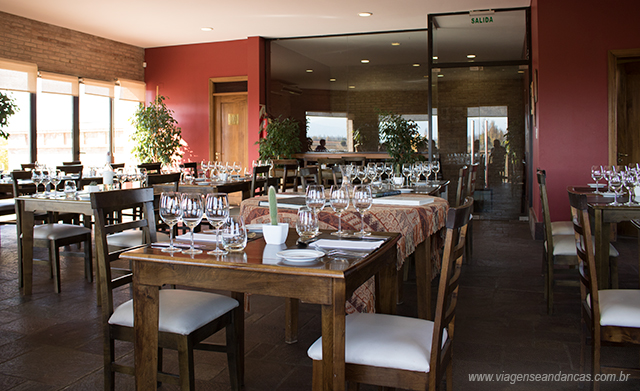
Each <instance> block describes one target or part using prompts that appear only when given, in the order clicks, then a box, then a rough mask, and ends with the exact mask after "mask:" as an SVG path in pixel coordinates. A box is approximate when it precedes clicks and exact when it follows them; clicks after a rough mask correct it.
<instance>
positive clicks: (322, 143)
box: [316, 139, 327, 152]
mask: <svg viewBox="0 0 640 391" xmlns="http://www.w3.org/2000/svg"><path fill="white" fill-rule="evenodd" d="M325 145H327V140H325V139H320V145H318V146H317V147H316V152H326V151H327V147H326V146H325Z"/></svg>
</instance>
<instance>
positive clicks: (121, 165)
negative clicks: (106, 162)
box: [111, 163, 125, 171]
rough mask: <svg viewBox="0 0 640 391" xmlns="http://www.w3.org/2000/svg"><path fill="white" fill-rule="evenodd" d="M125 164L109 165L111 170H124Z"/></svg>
mask: <svg viewBox="0 0 640 391" xmlns="http://www.w3.org/2000/svg"><path fill="white" fill-rule="evenodd" d="M124 165H125V163H111V169H112V170H114V171H115V170H117V169H118V168H124Z"/></svg>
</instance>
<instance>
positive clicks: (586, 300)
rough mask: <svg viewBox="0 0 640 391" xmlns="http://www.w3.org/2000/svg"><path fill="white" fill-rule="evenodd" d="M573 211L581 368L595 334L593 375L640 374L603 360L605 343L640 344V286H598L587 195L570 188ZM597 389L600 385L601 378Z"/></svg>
mask: <svg viewBox="0 0 640 391" xmlns="http://www.w3.org/2000/svg"><path fill="white" fill-rule="evenodd" d="M568 193H569V203H570V205H571V215H572V217H573V223H574V230H575V236H574V238H575V246H576V249H577V250H576V251H577V254H578V258H579V260H580V261H579V262H580V267H579V272H580V299H581V304H582V305H581V312H582V319H581V324H582V338H581V347H582V348H581V353H582V354H581V357H580V370H581V372H584V366H585V362H586V361H587V357H586V356H587V349H586V343H587V337H590V338H591V356H592V360H593V364H592V370H591V378H592V379H595V378H596V375H597V374H600V373H609V374H616V375H619V374H620V373H625V374H631V375H633V377H640V368H620V367H608V366H603V365H602V364H601V363H600V354H601V349H600V348H601V346H603V345H614V346H625V345H629V344H635V345H640V290H638V289H606V290H598V278H597V276H596V265H595V256H594V243H593V237H592V236H591V226H590V224H589V211H588V206H587V196H586V195H585V194H581V193H576V192H573V191H572V190H571V189H568ZM592 386H593V389H594V390H597V389H599V384H598V382H597V381H594V382H593V383H592Z"/></svg>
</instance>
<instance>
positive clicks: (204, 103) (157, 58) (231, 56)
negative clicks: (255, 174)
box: [145, 37, 264, 162]
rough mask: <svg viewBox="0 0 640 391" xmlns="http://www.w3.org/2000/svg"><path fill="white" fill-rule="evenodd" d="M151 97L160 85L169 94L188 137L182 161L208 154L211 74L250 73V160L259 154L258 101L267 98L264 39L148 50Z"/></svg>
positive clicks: (261, 101)
mask: <svg viewBox="0 0 640 391" xmlns="http://www.w3.org/2000/svg"><path fill="white" fill-rule="evenodd" d="M145 61H146V63H147V67H146V69H145V81H146V83H147V102H148V101H151V100H153V98H154V97H155V94H156V88H157V89H158V91H159V93H160V94H161V95H164V96H166V97H168V99H167V100H166V101H165V102H166V103H167V106H168V107H169V108H170V109H171V110H173V111H175V118H176V120H177V121H178V125H179V126H180V128H181V129H182V138H183V140H184V142H185V144H186V145H185V148H184V152H185V154H184V156H183V160H184V161H195V162H200V161H201V160H202V159H207V160H209V159H211V160H213V157H210V156H209V79H210V78H213V77H228V76H247V77H248V113H249V114H248V116H249V118H248V121H249V122H248V127H249V137H248V139H249V141H248V144H249V145H248V148H249V156H248V159H249V162H250V161H251V160H253V159H257V158H258V152H257V151H258V150H257V146H256V145H254V143H255V142H256V141H257V139H258V130H257V129H258V119H259V114H258V113H259V104H260V103H263V102H264V98H263V97H264V77H263V75H264V40H263V39H262V38H259V37H251V38H248V39H245V40H238V41H228V42H216V43H206V44H196V45H181V46H170V47H162V48H153V49H147V50H145Z"/></svg>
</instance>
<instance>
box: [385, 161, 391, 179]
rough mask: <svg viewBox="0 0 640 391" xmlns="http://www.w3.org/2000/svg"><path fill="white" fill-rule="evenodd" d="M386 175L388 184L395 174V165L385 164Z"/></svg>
mask: <svg viewBox="0 0 640 391" xmlns="http://www.w3.org/2000/svg"><path fill="white" fill-rule="evenodd" d="M384 173H385V174H387V182H391V174H393V163H385V165H384Z"/></svg>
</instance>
